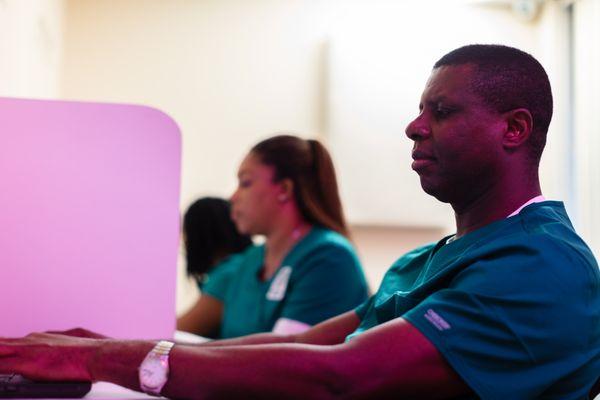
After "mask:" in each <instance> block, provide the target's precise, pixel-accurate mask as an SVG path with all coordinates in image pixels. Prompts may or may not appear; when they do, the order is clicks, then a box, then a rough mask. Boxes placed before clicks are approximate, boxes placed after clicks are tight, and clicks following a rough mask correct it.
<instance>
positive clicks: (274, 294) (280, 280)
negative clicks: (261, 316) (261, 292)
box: [267, 267, 292, 301]
mask: <svg viewBox="0 0 600 400" xmlns="http://www.w3.org/2000/svg"><path fill="white" fill-rule="evenodd" d="M291 274H292V267H281V268H280V269H279V272H277V275H276V276H275V278H273V282H271V286H270V287H269V291H268V292H267V300H271V301H280V300H282V299H283V297H284V296H285V291H286V290H287V285H288V282H289V280H290V275H291Z"/></svg>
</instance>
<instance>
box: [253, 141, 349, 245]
mask: <svg viewBox="0 0 600 400" xmlns="http://www.w3.org/2000/svg"><path fill="white" fill-rule="evenodd" d="M251 152H252V153H254V154H255V155H257V156H258V158H259V160H260V161H261V162H262V163H263V164H265V165H269V166H272V167H273V168H274V170H275V173H274V180H275V181H276V182H277V181H280V180H282V179H286V178H288V179H290V180H291V181H292V182H293V184H294V200H295V201H296V204H297V206H298V209H299V211H300V213H301V214H302V216H303V217H304V219H306V221H308V222H309V223H311V224H316V225H320V226H323V227H325V228H328V229H331V230H333V231H336V232H338V233H340V234H342V235H344V236H346V237H348V228H347V225H346V220H345V218H344V212H343V210H342V203H341V200H340V194H339V191H338V184H337V179H336V176H335V169H334V167H333V161H332V160H331V156H330V155H329V152H328V151H327V149H326V148H325V146H323V145H322V144H321V142H319V141H318V140H314V139H308V140H305V139H302V138H299V137H296V136H292V135H279V136H273V137H271V138H268V139H266V140H263V141H262V142H260V143H258V144H257V145H255V146H254V147H253V148H252V150H251Z"/></svg>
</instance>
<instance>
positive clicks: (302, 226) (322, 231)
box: [202, 135, 368, 338]
mask: <svg viewBox="0 0 600 400" xmlns="http://www.w3.org/2000/svg"><path fill="white" fill-rule="evenodd" d="M230 201H231V216H232V218H233V221H234V222H235V224H236V226H237V228H238V231H239V232H240V233H242V234H247V235H261V236H264V238H265V241H264V243H263V244H261V245H255V246H250V247H249V248H248V249H247V250H246V251H244V252H243V253H241V254H239V255H236V256H233V257H230V258H229V259H228V260H227V261H226V263H227V265H226V268H225V269H223V275H226V276H225V277H223V276H220V277H219V276H218V275H217V277H215V279H213V277H212V276H209V280H208V281H207V282H206V284H205V285H203V287H202V295H203V296H207V297H210V298H211V301H213V302H215V303H216V304H218V305H219V307H217V308H220V310H221V312H218V313H216V314H217V318H215V320H213V321H212V322H211V323H212V324H215V325H214V326H218V327H219V328H220V329H219V335H218V337H219V338H230V337H236V336H241V335H246V334H251V333H257V332H269V331H273V332H277V333H282V334H288V333H298V332H302V331H304V330H307V329H308V328H310V327H311V326H312V325H314V324H317V323H319V322H321V321H323V320H326V319H328V318H330V317H333V316H335V315H338V314H340V313H343V312H345V311H348V310H351V309H353V308H354V307H356V306H357V305H359V304H360V303H361V302H363V301H364V300H365V299H366V297H367V293H368V289H367V284H366V281H365V278H364V275H363V272H362V268H361V266H360V262H359V260H358V257H357V256H356V253H355V251H354V249H353V247H352V245H351V243H350V242H349V240H348V230H347V226H346V222H345V220H344V216H343V211H342V206H341V202H340V197H339V193H338V188H337V180H336V177H335V172H334V168H333V163H332V161H331V157H330V155H329V153H328V152H327V150H326V149H325V147H324V146H323V145H322V144H321V143H320V142H318V141H316V140H304V139H301V138H298V137H295V136H288V135H284V136H275V137H272V138H269V139H267V140H264V141H262V142H260V143H258V144H257V145H256V146H254V147H253V148H252V150H251V151H250V152H249V153H248V155H247V156H246V157H245V158H244V160H243V161H242V163H241V165H240V167H239V170H238V188H237V189H236V191H235V192H234V193H233V195H232V197H231V199H230ZM219 270H220V267H219V268H218V269H217V270H216V271H219Z"/></svg>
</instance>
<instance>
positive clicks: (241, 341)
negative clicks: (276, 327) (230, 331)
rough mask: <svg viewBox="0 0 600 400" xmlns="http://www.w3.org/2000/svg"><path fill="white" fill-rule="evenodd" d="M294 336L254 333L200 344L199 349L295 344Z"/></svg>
mask: <svg viewBox="0 0 600 400" xmlns="http://www.w3.org/2000/svg"><path fill="white" fill-rule="evenodd" d="M295 342H296V336H295V335H279V334H276V333H270V332H267V333H256V334H254V335H248V336H242V337H239V338H233V339H221V340H213V341H210V342H205V343H201V344H199V345H198V346H200V347H227V346H250V345H257V344H275V343H295Z"/></svg>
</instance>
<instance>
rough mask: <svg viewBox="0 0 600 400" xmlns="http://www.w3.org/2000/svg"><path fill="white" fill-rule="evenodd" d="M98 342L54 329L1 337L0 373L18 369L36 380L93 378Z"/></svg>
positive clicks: (90, 379) (86, 379)
mask: <svg viewBox="0 0 600 400" xmlns="http://www.w3.org/2000/svg"><path fill="white" fill-rule="evenodd" d="M98 342H101V341H99V340H95V339H88V338H76V337H70V336H65V335H57V334H51V333H32V334H30V335H28V336H26V337H24V338H20V339H4V338H0V373H18V374H21V375H23V376H25V377H26V378H29V379H33V380H64V381H92V380H93V379H92V375H91V373H90V371H89V370H88V368H87V366H88V365H89V364H90V362H91V360H92V359H93V357H94V355H95V354H96V350H97V348H98V345H99V343H98Z"/></svg>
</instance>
